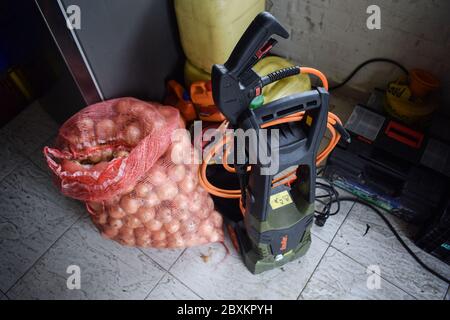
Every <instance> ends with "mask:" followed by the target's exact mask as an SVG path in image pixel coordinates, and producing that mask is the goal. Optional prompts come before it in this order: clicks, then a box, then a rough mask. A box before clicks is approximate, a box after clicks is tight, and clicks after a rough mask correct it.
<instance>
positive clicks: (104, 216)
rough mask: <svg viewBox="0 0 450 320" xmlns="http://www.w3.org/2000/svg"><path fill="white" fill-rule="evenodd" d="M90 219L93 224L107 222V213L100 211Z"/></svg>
mask: <svg viewBox="0 0 450 320" xmlns="http://www.w3.org/2000/svg"><path fill="white" fill-rule="evenodd" d="M92 220H93V221H94V223H95V224H98V225H104V224H106V223H107V222H108V215H107V214H106V213H101V214H99V215H97V216H93V217H92Z"/></svg>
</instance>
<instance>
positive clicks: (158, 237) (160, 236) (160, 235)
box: [152, 230, 166, 241]
mask: <svg viewBox="0 0 450 320" xmlns="http://www.w3.org/2000/svg"><path fill="white" fill-rule="evenodd" d="M152 240H153V241H163V240H166V232H165V231H164V230H159V231H155V232H153V233H152Z"/></svg>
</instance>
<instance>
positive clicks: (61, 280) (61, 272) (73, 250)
mask: <svg viewBox="0 0 450 320" xmlns="http://www.w3.org/2000/svg"><path fill="white" fill-rule="evenodd" d="M70 265H76V266H79V268H80V275H81V276H80V279H81V285H80V287H81V288H80V290H69V289H68V288H67V280H68V277H69V274H68V273H67V268H68V266H70ZM164 272H165V271H164V270H162V269H161V268H160V267H158V266H157V265H156V264H155V263H154V262H153V261H152V260H151V259H150V258H149V257H148V256H146V255H145V254H143V253H142V252H141V251H139V250H138V249H136V248H129V247H124V246H121V245H119V244H117V243H115V242H113V241H110V240H105V239H103V238H102V237H101V236H100V234H99V232H98V231H97V230H96V229H95V227H94V226H93V224H92V223H91V221H90V219H89V218H83V219H81V220H80V221H78V222H77V223H76V224H75V225H74V226H73V227H72V228H71V229H70V230H69V231H67V232H66V233H65V234H64V236H63V237H61V239H59V240H58V241H57V242H56V243H55V245H54V246H52V248H51V249H50V250H49V251H48V252H47V253H46V254H45V255H44V256H43V257H42V258H41V259H40V260H39V261H38V263H37V264H36V265H35V266H33V268H32V269H31V270H30V271H29V272H28V273H27V274H26V275H25V276H24V277H23V278H22V279H21V280H20V281H19V282H18V283H17V284H16V285H15V286H14V287H13V288H12V289H11V290H10V291H9V292H8V296H9V297H10V298H11V299H37V298H39V299H144V298H145V297H146V296H147V295H148V294H149V292H150V291H151V290H152V289H153V288H154V286H155V285H156V284H157V283H158V281H159V280H160V279H161V278H162V276H163V275H164Z"/></svg>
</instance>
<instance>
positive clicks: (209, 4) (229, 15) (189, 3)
mask: <svg viewBox="0 0 450 320" xmlns="http://www.w3.org/2000/svg"><path fill="white" fill-rule="evenodd" d="M264 9H265V0H175V12H176V16H177V21H178V30H179V32H180V38H181V45H182V46H183V50H184V53H185V54H186V57H187V58H188V60H189V61H191V63H192V64H194V65H195V66H196V67H199V68H200V69H203V70H205V71H207V72H211V68H212V65H213V64H215V63H219V64H223V63H224V62H225V61H226V60H227V59H228V57H229V56H230V54H231V51H232V50H233V48H234V47H235V45H236V44H237V42H238V41H239V39H240V37H241V36H242V34H243V33H244V31H245V30H246V29H247V27H248V26H249V24H250V23H251V22H252V20H253V19H254V18H255V17H256V16H257V15H258V14H259V13H260V12H261V11H264Z"/></svg>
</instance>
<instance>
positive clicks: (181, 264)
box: [0, 98, 450, 300]
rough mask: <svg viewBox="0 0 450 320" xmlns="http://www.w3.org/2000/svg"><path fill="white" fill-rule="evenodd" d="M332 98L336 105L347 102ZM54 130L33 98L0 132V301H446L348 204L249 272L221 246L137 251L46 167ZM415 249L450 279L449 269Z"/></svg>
mask: <svg viewBox="0 0 450 320" xmlns="http://www.w3.org/2000/svg"><path fill="white" fill-rule="evenodd" d="M333 101H334V103H335V104H336V105H337V108H336V110H339V109H342V108H343V109H345V106H346V105H347V106H348V107H349V106H350V105H351V104H352V102H351V101H348V100H346V99H336V98H335V99H333V100H332V103H333ZM57 127H58V126H57V124H56V123H55V122H53V121H52V120H51V119H50V117H49V116H48V115H47V114H46V113H45V112H44V111H43V110H42V108H41V107H40V105H39V104H37V103H35V104H33V105H31V106H30V107H29V108H27V109H26V110H25V111H24V112H23V113H22V114H20V115H19V116H18V117H16V118H15V119H14V120H13V121H12V122H11V123H9V124H8V125H7V126H6V127H4V128H3V129H1V130H0V152H2V158H1V159H0V190H1V194H0V300H1V299H6V298H9V299H46V298H49V299H57V298H61V299H202V298H203V299H227V298H228V299H450V294H449V293H448V286H447V285H446V284H445V283H444V282H442V281H441V280H439V279H437V278H435V277H434V276H432V275H430V274H428V273H427V272H426V271H424V270H422V269H421V268H420V267H419V266H418V265H417V264H416V263H415V262H414V261H413V260H412V259H411V258H410V257H409V256H408V255H407V254H406V253H405V252H404V251H403V249H402V248H401V247H400V245H399V244H398V243H397V242H396V240H395V239H394V237H393V236H392V234H391V233H390V232H389V230H388V229H387V228H386V226H385V225H384V224H383V223H382V222H381V220H380V219H379V218H378V217H377V216H375V215H374V214H373V213H371V212H368V211H367V210H366V209H365V208H363V207H361V206H359V205H353V204H351V203H346V204H343V208H342V211H341V212H340V213H339V215H337V216H334V217H331V218H330V219H329V221H328V222H327V224H326V226H325V227H324V228H318V227H317V226H313V229H312V233H313V237H312V238H313V244H312V246H311V249H310V250H309V252H308V253H307V255H305V256H304V257H303V258H301V259H299V260H298V261H295V262H292V263H290V264H288V265H286V266H284V267H283V268H279V269H276V270H272V271H269V272H266V273H264V274H261V275H257V276H254V275H252V274H250V273H249V272H248V271H247V270H246V268H245V267H244V265H243V264H242V261H241V259H240V257H239V256H238V255H237V254H236V253H235V252H234V251H232V252H231V254H230V255H228V256H226V254H225V248H224V247H223V246H222V245H220V244H213V245H208V246H203V247H197V248H191V249H187V250H152V249H146V250H140V249H132V248H125V247H121V246H120V245H118V244H116V243H113V242H110V241H107V240H104V239H102V238H101V236H100V235H99V234H98V232H97V231H96V230H95V228H94V227H93V225H92V223H91V222H90V221H89V219H88V218H87V214H86V212H85V210H84V208H83V206H82V204H80V203H78V202H76V201H73V200H70V199H67V198H65V197H64V196H62V195H61V194H60V193H59V192H58V190H57V189H56V187H54V186H53V184H52V180H51V177H50V175H49V174H48V171H46V170H45V169H46V168H45V163H44V161H43V159H42V156H41V151H40V149H42V146H43V145H45V144H46V143H48V142H49V141H50V140H51V139H52V138H53V137H54V136H55V134H56V132H57ZM390 219H391V221H392V222H393V223H394V224H395V225H396V226H398V228H404V224H403V223H402V222H400V221H398V220H397V219H395V218H392V217H390ZM367 225H370V226H371V228H370V230H369V232H368V233H367V235H365V236H364V232H365V230H366V226H367ZM408 243H410V242H408ZM227 245H228V247H230V248H231V247H232V246H231V245H230V244H229V242H227ZM411 245H412V244H411ZM414 250H415V251H417V252H418V254H419V255H420V256H421V257H422V258H423V259H424V260H425V261H426V262H427V263H428V264H430V265H432V266H433V267H434V268H436V269H437V270H439V271H440V272H441V273H443V274H445V275H447V276H450V267H449V266H448V265H446V264H444V263H442V262H440V261H439V260H438V259H436V258H434V257H432V256H430V255H428V254H426V253H423V252H422V251H420V250H419V249H417V248H415V249H414ZM202 256H208V257H209V259H207V261H206V262H205V260H204V259H203V258H202ZM69 265H78V266H80V268H81V289H80V290H68V289H67V286H66V281H67V277H68V276H69V274H68V273H67V267H68V266H69ZM371 265H377V266H379V268H380V269H379V272H380V276H381V287H380V289H376V290H371V289H369V288H368V287H367V279H368V276H369V274H367V267H368V266H371Z"/></svg>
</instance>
